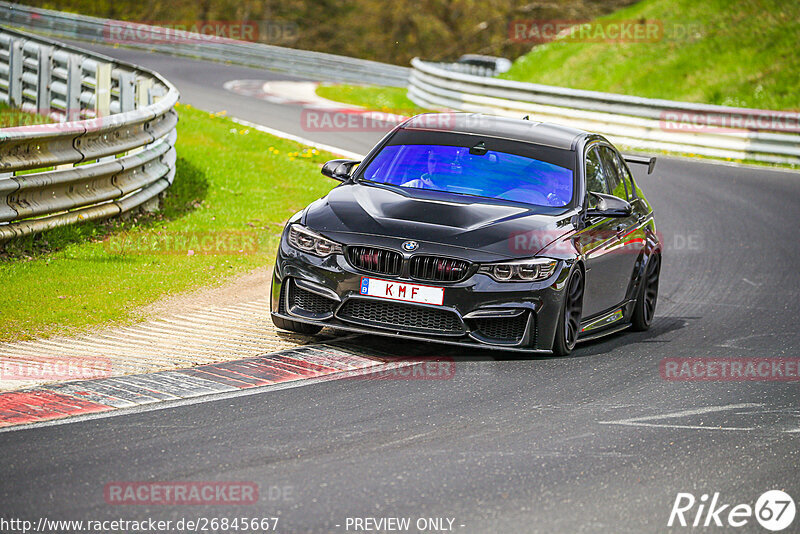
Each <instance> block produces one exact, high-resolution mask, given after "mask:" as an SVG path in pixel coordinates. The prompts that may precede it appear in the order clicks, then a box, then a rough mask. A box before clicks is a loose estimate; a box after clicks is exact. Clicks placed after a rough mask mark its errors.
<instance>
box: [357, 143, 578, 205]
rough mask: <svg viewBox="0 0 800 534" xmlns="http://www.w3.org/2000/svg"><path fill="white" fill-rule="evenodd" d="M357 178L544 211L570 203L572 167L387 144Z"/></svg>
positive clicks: (491, 153) (493, 153)
mask: <svg viewBox="0 0 800 534" xmlns="http://www.w3.org/2000/svg"><path fill="white" fill-rule="evenodd" d="M470 141H471V142H474V140H473V139H470ZM362 178H363V179H365V180H369V181H371V182H376V183H381V184H387V185H393V186H397V187H403V188H409V189H424V190H429V191H441V192H446V193H456V194H459V195H472V196H478V197H485V198H495V199H502V200H510V201H514V202H523V203H526V204H531V205H538V206H548V207H550V206H552V207H564V206H566V205H567V204H569V203H570V201H571V200H572V186H573V172H572V170H571V169H568V168H566V167H562V166H560V165H555V164H553V163H548V162H547V161H542V160H539V159H536V158H534V157H528V156H523V155H519V154H512V153H508V152H503V151H500V150H484V151H481V152H473V151H471V149H470V147H469V146H452V145H434V144H392V145H387V146H385V147H384V148H383V149H382V150H381V152H380V153H379V154H378V155H377V156H375V158H374V159H373V160H372V161H371V162H370V163H368V164H367V167H366V168H365V170H364V172H363V174H362Z"/></svg>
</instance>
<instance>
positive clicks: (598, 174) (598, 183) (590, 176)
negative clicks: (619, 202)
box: [586, 147, 608, 207]
mask: <svg viewBox="0 0 800 534" xmlns="http://www.w3.org/2000/svg"><path fill="white" fill-rule="evenodd" d="M586 191H587V192H589V191H590V192H592V193H607V192H608V188H607V187H606V174H605V169H604V168H603V164H602V162H601V161H600V155H599V154H598V152H597V147H593V148H591V149H589V152H587V153H586ZM588 197H589V198H588V203H589V207H594V206H595V205H596V204H597V200H595V198H594V197H593V196H592V195H588Z"/></svg>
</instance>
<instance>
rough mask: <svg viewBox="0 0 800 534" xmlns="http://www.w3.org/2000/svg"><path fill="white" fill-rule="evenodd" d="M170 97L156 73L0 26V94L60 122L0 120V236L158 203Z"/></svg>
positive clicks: (171, 120) (172, 136) (171, 90)
mask: <svg viewBox="0 0 800 534" xmlns="http://www.w3.org/2000/svg"><path fill="white" fill-rule="evenodd" d="M178 97H179V95H178V91H177V89H176V88H175V87H174V86H173V85H172V84H171V83H169V82H168V81H167V80H165V79H164V78H162V77H161V76H160V75H159V74H157V73H155V72H152V71H149V70H147V69H143V68H141V67H137V66H135V65H131V64H128V63H124V62H120V61H116V60H113V59H111V58H109V57H106V56H102V55H99V54H94V53H91V52H88V51H84V50H80V49H76V48H73V47H70V46H67V45H64V44H61V43H58V42H56V41H53V40H50V39H45V38H41V37H34V36H31V35H28V34H25V33H22V32H18V31H13V30H9V29H5V28H0V102H3V103H5V104H8V105H10V106H12V107H16V108H21V109H22V110H24V111H29V112H36V113H40V114H43V115H46V116H48V117H49V118H50V119H54V120H57V121H59V122H56V123H53V124H39V125H31V126H20V127H15V128H5V129H0V242H2V241H6V240H8V239H11V238H13V237H17V236H21V235H26V234H31V233H36V232H41V231H44V230H48V229H51V228H55V227H58V226H64V225H67V224H72V223H75V222H78V221H84V220H90V219H101V218H107V217H112V216H115V215H119V214H121V213H125V212H127V211H129V210H131V209H133V208H135V207H140V206H145V205H147V204H148V203H150V202H152V201H156V202H157V195H158V194H159V193H161V192H162V191H164V190H165V189H166V188H167V187H169V186H170V184H171V183H172V180H173V178H174V175H175V160H176V155H175V148H174V145H175V140H176V136H177V134H176V131H175V126H176V124H177V122H178V115H177V113H176V111H175V109H174V107H175V103H176V102H177V101H178ZM29 171H33V172H29Z"/></svg>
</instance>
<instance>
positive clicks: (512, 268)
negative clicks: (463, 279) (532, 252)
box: [478, 258, 558, 282]
mask: <svg viewBox="0 0 800 534" xmlns="http://www.w3.org/2000/svg"><path fill="white" fill-rule="evenodd" d="M557 265H558V260H554V259H551V258H532V259H530V260H516V261H509V262H503V263H489V264H486V265H481V266H480V268H479V269H478V272H479V273H483V274H488V275H489V276H491V277H492V278H493V279H494V280H496V281H498V282H535V281H537V280H546V279H547V278H550V276H551V275H552V274H553V273H554V272H555V270H556V266H557Z"/></svg>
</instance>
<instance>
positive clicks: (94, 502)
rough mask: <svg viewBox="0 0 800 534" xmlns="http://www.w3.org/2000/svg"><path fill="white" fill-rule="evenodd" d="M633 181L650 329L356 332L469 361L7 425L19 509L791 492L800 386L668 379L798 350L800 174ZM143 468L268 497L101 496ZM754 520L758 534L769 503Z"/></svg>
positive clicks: (224, 74)
mask: <svg viewBox="0 0 800 534" xmlns="http://www.w3.org/2000/svg"><path fill="white" fill-rule="evenodd" d="M94 48H95V49H97V50H99V51H101V52H103V53H106V54H109V55H114V56H117V57H119V58H121V59H125V60H130V61H133V62H136V63H139V64H141V65H144V66H146V67H151V68H153V69H155V70H157V71H158V72H160V73H161V74H163V75H164V76H165V77H166V78H167V79H169V80H170V81H172V82H173V83H175V84H176V85H177V86H178V89H179V90H180V91H181V93H182V102H183V103H189V104H192V105H193V106H196V107H199V108H202V109H207V110H209V111H219V110H223V109H224V110H226V111H227V113H228V115H230V116H234V117H239V118H242V119H246V120H249V121H252V122H256V123H259V124H263V125H266V126H269V127H271V128H275V129H278V130H282V131H286V132H289V133H293V134H295V135H301V136H304V137H307V138H311V139H314V140H316V141H319V142H322V143H327V144H330V145H334V146H338V147H341V148H344V149H347V150H351V151H355V152H360V153H364V152H365V151H366V150H367V149H368V148H369V147H370V146H371V145H372V144H373V143H374V142H375V141H377V139H378V138H379V137H380V136H381V133H380V132H369V133H363V132H362V133H359V132H356V133H317V132H309V131H305V130H304V129H303V128H302V125H301V122H300V113H301V111H302V109H301V108H300V107H299V106H292V105H280V104H275V103H270V102H267V101H263V100H257V99H253V98H249V97H245V96H241V95H236V94H233V93H230V92H228V91H226V90H225V89H224V88H223V84H224V83H225V82H226V81H229V80H235V79H260V80H270V79H291V77H289V76H287V75H284V74H280V73H272V72H263V71H257V70H253V69H247V68H242V67H236V66H226V65H222V64H214V63H204V62H199V61H194V60H188V59H181V58H172V57H165V56H159V55H154V54H148V53H145V52H140V51H131V50H125V49H111V48H108V47H94ZM178 148H179V149H180V144H179V145H178ZM637 171H639V169H634V172H637ZM637 178H638V179H639V182H640V184H641V186H642V188H643V189H644V190H645V192H646V194H647V196H648V199H649V200H651V202H652V203H653V205H654V207H655V210H656V214H657V222H658V224H659V231H660V232H661V233H662V235H663V240H664V243H665V245H666V249H665V251H664V256H663V258H664V261H663V269H662V279H661V290H660V296H659V300H658V308H657V311H656V314H657V317H656V319H655V323H654V326H653V328H652V329H651V330H650V331H649V332H646V333H641V334H638V333H622V334H619V335H615V336H612V337H610V338H607V339H605V340H601V341H598V342H593V343H589V344H585V345H581V346H579V347H578V349H577V350H576V351H575V353H574V354H573V355H572V356H571V357H569V358H560V359H559V358H537V359H527V358H517V357H515V356H508V355H505V354H503V353H501V352H489V351H487V352H473V353H466V352H465V351H464V350H463V349H452V348H444V347H440V346H437V345H429V346H423V347H419V346H411V345H408V344H406V345H403V344H401V343H398V342H397V341H396V340H389V341H384V340H383V339H381V338H372V337H361V338H356V341H357V342H358V343H363V344H364V346H367V347H369V346H374V347H376V348H380V349H381V350H384V351H385V350H392V351H393V353H394V354H396V355H397V356H398V357H403V356H407V355H409V354H411V353H414V354H419V353H423V354H428V355H431V356H438V355H443V354H444V355H449V356H452V357H453V358H454V359H455V372H454V374H453V375H452V377H450V378H449V379H446V380H367V379H350V380H337V381H329V382H322V383H314V384H309V385H307V386H304V387H297V388H293V389H284V390H266V391H263V392H257V393H255V394H249V395H242V396H234V397H230V398H226V399H222V400H214V401H209V402H201V403H197V404H187V405H183V406H177V407H172V408H167V409H163V410H157V411H144V412H139V413H127V414H123V415H118V416H116V417H109V418H102V419H96V420H91V421H80V422H73V423H67V424H61V425H56V426H50V427H44V428H31V429H22V430H14V431H9V432H3V433H0V458H2V467H1V468H0V473H2V476H0V502H2V504H3V510H4V512H5V513H6V514H8V515H10V516H14V517H23V518H25V517H27V518H32V519H35V518H38V517H40V516H42V515H45V516H47V517H48V518H50V519H112V518H119V517H122V518H131V519H142V518H145V517H153V518H157V519H173V520H175V519H180V518H182V517H184V518H197V517H214V516H216V517H231V518H232V517H235V516H249V517H274V516H277V517H280V523H279V526H278V531H279V532H346V531H348V530H346V524H347V523H346V522H347V518H348V517H350V518H353V517H362V518H363V517H410V518H412V522H413V521H416V519H417V518H420V517H425V518H451V519H453V520H454V521H453V527H452V528H453V531H455V532H464V533H472V532H554V531H559V532H598V531H611V532H655V531H659V532H662V531H665V530H667V526H666V525H667V520H668V518H669V515H670V511H671V509H672V505H673V502H674V501H675V499H676V495H677V493H678V492H691V493H693V494H694V495H695V496H696V497H697V498H698V499H699V497H700V495H702V494H704V493H705V494H709V495H713V494H714V493H715V492H719V494H720V496H719V499H720V501H721V502H723V503H727V504H731V505H736V504H739V503H749V504H750V505H751V506H752V505H753V504H754V503H755V501H756V499H757V498H758V496H759V495H761V494H762V493H763V492H764V491H767V490H771V489H782V490H784V491H786V492H787V493H789V494H790V495H791V496H792V497H793V498H794V499H795V501H797V500H798V498H800V476H799V475H798V473H800V453H799V452H798V451H800V385H798V382H796V381H795V382H780V381H750V382H747V381H744V382H734V381H709V382H682V381H670V380H665V379H663V378H662V376H661V374H660V371H659V364H660V362H661V361H662V360H663V359H664V358H673V357H677V358H681V357H683V358H690V357H791V358H794V357H797V356H798V353H799V352H800V351H799V350H798V349H800V336H798V327H797V316H798V315H800V302H799V299H798V297H799V296H800V290H799V289H798V288H800V274H799V273H798V269H797V265H798V264H800V248H798V246H797V242H798V240H797V226H798V222H800V175H798V174H797V173H789V172H781V171H776V170H769V169H761V168H751V167H747V168H746V167H734V166H728V165H719V164H708V163H701V162H697V161H689V160H681V159H669V158H659V163H658V165H657V167H656V172H655V174H654V175H650V176H647V175H642V174H641V173H640V172H639V173H638V174H637ZM320 179H321V180H322V179H324V178H323V177H322V176H320ZM265 313H266V310H265ZM145 480H147V481H172V480H209V481H210V480H215V481H252V482H255V483H257V484H258V485H259V487H260V488H261V498H260V499H259V501H258V502H257V503H255V504H251V505H246V506H233V507H232V506H224V505H220V506H218V507H215V508H205V507H192V506H181V507H165V506H111V505H108V504H106V502H105V501H104V497H103V488H104V485H105V484H106V483H108V482H112V481H145ZM273 489H274V491H271V490H273ZM695 510H696V508H695ZM695 510H693V511H692V513H691V514H687V518H691V519H693V518H694V511H695ZM796 521H797V520H796ZM447 524H448V523H447V522H446V521H445V525H447ZM337 525H338V526H337ZM794 526H795V528H796V526H797V523H795V525H794ZM677 530H688V529H677ZM738 530H740V531H746V532H762V531H763V530H762V529H761V527H760V526H759V525H758V524H757V523H756V522H755V520H754V519H753V518H751V519H750V522H749V523H748V525H747V526H745V527H743V528H741V529H738ZM349 531H350V532H352V531H353V528H352V527H350V529H349ZM411 531H412V532H415V530H413V529H412V530H411Z"/></svg>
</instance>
